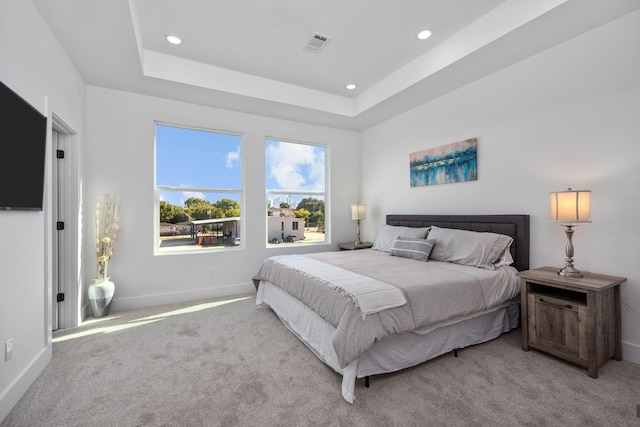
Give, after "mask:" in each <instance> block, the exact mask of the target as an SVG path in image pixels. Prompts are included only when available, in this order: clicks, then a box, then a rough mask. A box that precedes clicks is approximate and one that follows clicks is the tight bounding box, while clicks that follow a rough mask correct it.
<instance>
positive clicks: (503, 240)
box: [429, 226, 513, 270]
mask: <svg viewBox="0 0 640 427" xmlns="http://www.w3.org/2000/svg"><path fill="white" fill-rule="evenodd" d="M429 239H434V240H435V241H436V244H435V246H434V247H433V250H432V251H431V255H430V258H431V259H432V260H436V261H447V262H453V263H455V264H464V265H470V266H472V267H479V268H484V269H486V270H495V269H496V267H495V264H496V263H497V262H498V261H500V259H501V258H502V256H503V255H504V253H505V251H507V250H508V249H509V246H511V243H512V242H513V239H512V238H511V237H509V236H507V235H504V234H497V233H489V232H486V233H485V232H479V231H468V230H458V229H454V228H440V227H436V226H432V227H431V230H430V231H429Z"/></svg>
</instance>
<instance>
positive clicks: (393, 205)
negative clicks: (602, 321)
mask: <svg viewBox="0 0 640 427" xmlns="http://www.w3.org/2000/svg"><path fill="white" fill-rule="evenodd" d="M639 24H640V16H639V14H638V12H635V13H632V14H630V15H627V16H625V17H622V18H620V19H618V20H616V21H613V22H611V23H609V24H607V25H605V26H603V27H600V28H597V29H595V30H593V31H591V32H589V33H586V34H583V35H581V36H579V37H577V38H575V39H573V40H570V41H568V42H566V43H564V44H561V45H559V46H556V47H554V48H552V49H550V50H548V51H545V52H543V53H541V54H539V55H537V56H535V57H532V58H529V59H526V60H524V61H522V62H520V63H518V64H516V65H513V66H511V67H509V68H507V69H504V70H502V71H500V72H497V73H495V74H492V75H489V76H487V77H485V78H483V79H481V80H479V81H476V82H474V83H472V84H469V85H467V86H466V87H463V88H460V89H459V90H456V91H455V92H453V93H450V94H448V95H445V96H443V97H441V98H439V99H437V100H434V101H433V102H430V103H428V104H425V105H422V106H420V107H418V108H415V109H414V110H412V111H410V112H407V113H405V114H402V115H401V116H398V117H396V118H394V119H391V120H389V121H387V122H384V123H381V124H379V125H377V126H374V127H372V128H370V129H368V130H366V131H365V132H364V133H363V141H362V146H363V158H362V160H363V162H362V164H363V167H362V195H363V197H362V201H363V203H366V204H367V207H368V208H369V210H370V215H369V213H368V214H367V219H366V220H365V221H363V236H364V237H366V238H367V239H369V240H371V239H373V238H374V237H375V233H376V231H377V229H378V227H380V226H381V225H382V224H383V223H384V215H385V214H388V213H455V214H469V213H478V214H500V213H524V214H529V215H531V267H532V268H535V267H540V266H544V265H551V266H560V267H561V266H563V265H564V258H565V256H564V250H565V242H566V237H565V233H564V227H562V226H561V225H559V224H556V223H550V222H549V220H548V217H549V213H548V211H549V206H548V205H549V202H548V193H549V192H551V191H555V190H563V189H565V188H567V187H572V188H574V189H588V190H591V191H592V218H593V222H592V223H591V224H583V225H580V226H579V227H577V228H576V232H575V234H574V239H573V240H574V245H575V256H574V259H575V265H576V267H577V268H578V269H581V270H585V271H593V272H598V273H602V274H610V275H616V276H623V277H627V278H628V282H627V283H626V284H625V285H623V286H622V338H623V357H624V358H625V359H626V360H633V361H635V362H638V363H640V264H639V263H638V260H640V245H639V244H638V240H639V238H640V232H638V227H637V226H636V223H637V221H638V218H640V197H639V196H640V190H639V189H640V173H639V172H638V162H639V160H640V148H639V146H638V143H639V142H640V34H639V30H640V25H639ZM472 137H475V138H477V139H478V180H477V181H473V182H466V183H455V184H446V185H436V186H427V187H418V188H411V187H410V185H409V172H408V169H409V153H412V152H415V151H420V150H423V149H427V148H432V147H437V146H440V145H445V144H448V143H452V142H456V141H460V140H464V139H467V138H472Z"/></svg>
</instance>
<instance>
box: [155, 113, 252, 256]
mask: <svg viewBox="0 0 640 427" xmlns="http://www.w3.org/2000/svg"><path fill="white" fill-rule="evenodd" d="M155 128H156V135H155V212H156V218H155V230H156V233H155V235H156V239H155V247H154V253H156V254H163V253H175V252H180V253H184V252H185V251H195V252H201V251H210V250H226V249H230V248H237V247H238V246H241V243H242V238H241V237H242V236H241V230H242V227H241V225H242V212H241V203H242V200H243V185H242V184H243V183H242V136H241V135H240V134H232V133H224V132H217V131H212V130H205V129H193V128H186V127H179V126H173V125H166V124H160V123H157V124H156V125H155Z"/></svg>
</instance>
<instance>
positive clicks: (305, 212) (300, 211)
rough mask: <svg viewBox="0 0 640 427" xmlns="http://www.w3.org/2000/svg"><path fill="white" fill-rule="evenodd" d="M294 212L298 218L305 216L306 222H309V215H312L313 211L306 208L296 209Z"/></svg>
mask: <svg viewBox="0 0 640 427" xmlns="http://www.w3.org/2000/svg"><path fill="white" fill-rule="evenodd" d="M293 214H294V215H295V216H296V218H303V219H304V223H305V224H306V223H307V218H309V216H310V215H311V212H309V211H308V210H306V209H296V210H295V211H293Z"/></svg>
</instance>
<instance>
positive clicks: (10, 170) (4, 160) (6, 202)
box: [0, 82, 47, 211]
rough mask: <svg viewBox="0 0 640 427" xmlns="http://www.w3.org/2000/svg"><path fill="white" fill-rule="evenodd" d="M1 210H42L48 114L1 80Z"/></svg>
mask: <svg viewBox="0 0 640 427" xmlns="http://www.w3.org/2000/svg"><path fill="white" fill-rule="evenodd" d="M0 129H2V131H1V132H0V147H1V149H0V210H35V211H41V210H42V203H43V199H44V168H45V155H46V150H47V118H46V117H45V116H43V115H42V114H41V113H40V112H39V111H38V110H36V109H35V108H33V107H32V106H31V105H30V104H29V103H28V102H26V101H25V100H24V99H22V98H21V97H20V96H19V95H18V94H17V93H15V92H14V91H12V90H11V89H9V88H8V87H7V86H6V85H5V84H4V83H2V82H0Z"/></svg>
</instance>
